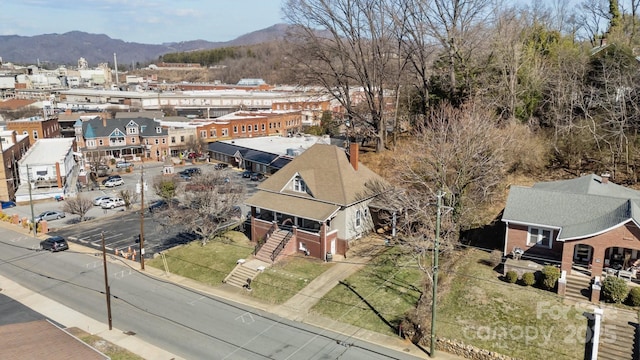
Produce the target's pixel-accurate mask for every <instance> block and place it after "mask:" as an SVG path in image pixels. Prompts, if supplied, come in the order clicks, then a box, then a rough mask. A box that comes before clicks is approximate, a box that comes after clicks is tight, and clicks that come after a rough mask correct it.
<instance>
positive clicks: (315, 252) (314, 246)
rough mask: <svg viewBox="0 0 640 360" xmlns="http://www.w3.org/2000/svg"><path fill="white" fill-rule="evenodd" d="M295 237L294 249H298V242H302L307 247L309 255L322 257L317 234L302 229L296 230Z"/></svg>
mask: <svg viewBox="0 0 640 360" xmlns="http://www.w3.org/2000/svg"><path fill="white" fill-rule="evenodd" d="M296 238H297V239H296V240H297V241H296V249H299V246H300V245H299V244H300V243H304V245H305V246H306V247H307V250H309V256H313V257H315V258H319V259H324V255H323V254H322V244H321V243H320V237H319V236H317V235H313V234H309V233H306V232H303V231H298V235H297V236H296Z"/></svg>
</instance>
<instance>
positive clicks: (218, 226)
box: [154, 170, 245, 244]
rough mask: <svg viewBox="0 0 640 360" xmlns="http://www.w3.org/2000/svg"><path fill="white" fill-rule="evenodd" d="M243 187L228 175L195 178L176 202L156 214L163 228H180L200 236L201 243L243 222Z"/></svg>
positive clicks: (183, 186)
mask: <svg viewBox="0 0 640 360" xmlns="http://www.w3.org/2000/svg"><path fill="white" fill-rule="evenodd" d="M244 191H245V190H244V186H243V185H242V184H236V183H233V182H232V181H231V180H230V179H229V178H228V174H226V172H225V171H219V170H214V171H212V172H205V173H203V174H199V175H194V176H193V177H192V178H191V180H189V181H186V182H182V183H180V185H179V187H178V189H176V192H175V199H176V200H177V201H176V202H174V201H169V202H167V206H166V207H164V208H163V209H162V210H160V211H155V212H154V218H156V219H157V220H159V221H160V223H161V224H162V225H163V226H167V227H178V228H181V229H184V230H185V231H190V232H193V233H195V234H197V235H199V236H200V238H201V240H202V243H203V244H206V243H207V241H209V240H210V239H212V238H214V237H216V236H217V235H219V234H220V233H221V232H222V231H224V230H226V229H228V228H229V227H231V226H233V225H234V224H236V223H237V222H239V221H240V220H241V217H242V214H241V213H240V210H239V209H240V208H239V205H240V204H242V201H243V199H244Z"/></svg>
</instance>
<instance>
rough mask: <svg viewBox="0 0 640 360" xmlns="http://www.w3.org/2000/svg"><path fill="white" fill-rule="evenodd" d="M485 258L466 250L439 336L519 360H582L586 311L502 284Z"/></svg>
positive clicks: (442, 307) (444, 303)
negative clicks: (518, 359) (584, 313)
mask: <svg viewBox="0 0 640 360" xmlns="http://www.w3.org/2000/svg"><path fill="white" fill-rule="evenodd" d="M488 260H489V253H486V252H483V251H479V250H468V251H466V254H465V255H464V261H465V262H464V264H463V265H462V266H461V267H460V268H459V270H458V271H457V273H456V274H455V279H454V280H453V281H452V283H451V289H450V290H449V293H448V294H446V296H444V297H443V299H442V300H441V301H440V304H439V307H438V314H437V315H438V316H437V319H438V320H437V321H436V334H437V336H438V337H444V338H448V339H456V340H458V341H462V342H463V343H465V344H470V345H474V346H476V347H479V348H482V349H486V350H491V351H495V352H498V353H501V354H505V355H509V356H512V357H515V358H520V359H582V358H583V357H584V342H585V337H586V331H587V319H586V317H585V316H584V315H583V312H584V311H585V310H584V309H581V308H577V307H575V306H571V305H564V304H563V302H562V300H561V299H560V297H558V296H557V295H556V294H555V293H552V292H550V291H545V290H540V289H537V288H533V287H525V286H522V285H517V284H509V283H506V282H504V281H502V280H500V279H499V277H498V273H496V272H495V271H494V270H493V268H492V267H491V266H488V265H486V264H487V262H488Z"/></svg>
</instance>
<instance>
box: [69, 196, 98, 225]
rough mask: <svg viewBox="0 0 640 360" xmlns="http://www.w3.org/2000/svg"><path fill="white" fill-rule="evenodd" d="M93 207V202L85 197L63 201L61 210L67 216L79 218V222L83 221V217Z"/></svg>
mask: <svg viewBox="0 0 640 360" xmlns="http://www.w3.org/2000/svg"><path fill="white" fill-rule="evenodd" d="M92 207H93V201H92V200H91V199H89V198H87V197H85V196H81V195H79V196H77V197H75V198H69V199H66V200H65V201H64V205H62V210H63V211H64V212H68V213H69V214H74V215H78V216H80V221H84V220H85V218H84V216H85V215H86V214H87V212H88V211H89V210H90V209H91V208H92Z"/></svg>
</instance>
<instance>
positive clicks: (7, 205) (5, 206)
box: [0, 201, 16, 209]
mask: <svg viewBox="0 0 640 360" xmlns="http://www.w3.org/2000/svg"><path fill="white" fill-rule="evenodd" d="M0 204H2V208H3V209H8V208H12V207H15V206H16V203H15V202H13V201H0Z"/></svg>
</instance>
